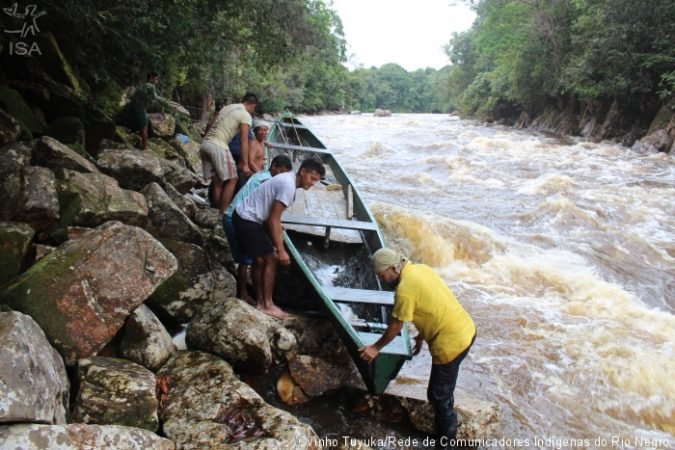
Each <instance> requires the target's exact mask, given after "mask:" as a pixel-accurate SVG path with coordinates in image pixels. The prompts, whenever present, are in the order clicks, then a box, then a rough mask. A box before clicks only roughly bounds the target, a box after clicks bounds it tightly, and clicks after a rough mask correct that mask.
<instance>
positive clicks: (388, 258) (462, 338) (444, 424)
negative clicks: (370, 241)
mask: <svg viewBox="0 0 675 450" xmlns="http://www.w3.org/2000/svg"><path fill="white" fill-rule="evenodd" d="M372 259H373V267H374V269H375V273H376V274H377V276H378V277H379V278H380V279H381V280H382V281H384V282H387V283H395V284H396V291H395V293H394V309H393V311H392V313H391V320H390V321H389V326H388V327H387V329H386V331H385V332H384V334H383V335H382V337H381V338H380V339H378V341H377V342H375V343H374V344H372V345H368V346H366V347H363V348H362V349H360V352H361V358H362V359H364V360H365V361H368V362H370V361H372V360H373V359H375V357H377V355H378V353H379V352H380V350H382V348H383V347H384V346H385V345H387V344H388V343H389V342H391V341H392V340H393V339H394V338H395V337H396V336H397V335H398V333H399V332H400V331H401V328H402V327H403V323H404V322H412V323H413V324H414V325H415V328H417V331H418V332H419V334H418V335H417V336H416V337H415V347H414V350H413V354H415V355H417V354H418V353H419V352H420V350H421V349H422V341H426V342H427V344H428V345H429V352H430V353H431V357H432V366H431V375H430V377H429V387H428V389H427V397H428V399H429V402H430V403H431V405H432V406H433V408H434V422H435V424H436V433H437V434H438V437H439V440H438V444H440V445H439V446H437V448H453V447H454V445H455V439H456V436H457V415H456V413H455V410H454V402H455V399H454V392H455V384H456V383H457V375H458V373H459V365H460V364H461V363H462V361H463V360H464V358H465V357H466V355H467V354H468V353H469V349H470V348H471V346H472V345H473V341H474V339H475V338H476V326H475V325H474V323H473V320H471V316H469V314H468V313H467V312H466V311H465V310H464V308H462V305H460V304H459V302H458V301H457V299H456V298H455V296H454V294H453V293H452V291H451V290H450V289H449V288H448V286H447V285H446V284H445V282H444V281H443V280H442V279H441V277H439V276H438V275H437V274H436V272H434V271H433V269H431V268H430V267H429V266H426V265H424V264H413V263H411V262H409V261H408V260H407V259H406V258H405V257H403V256H401V255H399V254H397V253H396V252H394V251H393V250H390V249H387V248H381V249H379V250H378V251H376V252H375V253H374V254H373V258H372Z"/></svg>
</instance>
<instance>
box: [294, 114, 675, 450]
mask: <svg viewBox="0 0 675 450" xmlns="http://www.w3.org/2000/svg"><path fill="white" fill-rule="evenodd" d="M301 120H302V121H303V123H305V124H306V125H308V126H309V127H310V128H311V129H312V131H313V132H314V133H315V134H316V135H317V136H318V137H319V138H320V139H322V140H323V142H324V143H325V144H326V145H327V146H328V147H329V148H330V149H331V151H332V152H333V153H334V154H335V156H336V157H337V159H338V160H339V161H340V163H341V164H342V165H343V167H344V168H345V170H346V171H347V173H348V174H349V176H350V177H351V179H352V181H353V182H354V183H355V184H356V186H357V188H358V189H359V192H360V193H361V195H362V197H363V198H364V200H365V202H366V203H367V204H368V206H369V207H370V209H371V211H372V212H373V213H374V215H375V217H376V219H377V220H378V222H379V224H380V226H381V228H382V230H383V232H384V235H385V242H386V244H387V245H388V246H390V247H393V248H396V249H398V250H399V251H402V252H404V253H406V254H408V255H410V257H411V258H412V259H413V260H415V261H418V262H423V263H426V264H429V265H430V266H432V267H434V268H435V269H436V270H437V271H438V272H439V273H440V274H441V276H442V277H443V278H444V279H445V280H446V282H447V283H448V285H449V286H450V287H451V289H452V290H453V291H454V292H455V294H456V295H457V297H458V299H459V300H460V302H461V303H462V304H463V305H464V306H465V308H466V309H467V310H468V311H469V313H470V314H471V315H472V316H473V318H474V320H475V322H476V325H477V327H478V337H477V340H476V343H475V345H474V347H473V349H472V351H471V353H470V356H469V358H467V360H466V361H465V362H464V363H463V365H462V369H461V370H460V377H459V381H458V386H459V387H460V388H463V389H465V390H466V391H468V392H470V393H471V394H472V395H474V396H476V397H478V398H482V399H485V400H488V401H491V402H494V403H497V404H498V405H499V408H500V418H501V424H502V428H501V431H500V434H499V436H498V437H505V438H508V439H512V440H515V439H527V440H528V442H529V445H530V446H532V447H537V446H542V445H535V438H537V439H550V438H557V439H565V438H566V439H588V440H589V441H590V443H591V445H589V446H588V447H589V448H595V447H596V446H595V445H593V444H594V442H595V441H596V439H598V438H603V439H606V442H607V445H603V447H608V448H609V447H615V448H631V447H643V446H642V445H636V443H638V444H639V443H643V442H656V443H657V445H655V446H654V447H660V448H666V447H668V446H669V447H670V448H673V447H675V381H674V378H675V316H674V315H673V313H674V310H675V262H674V259H675V162H674V161H673V156H671V155H667V154H649V155H640V154H637V153H634V152H632V151H631V150H630V149H628V148H626V147H623V146H620V145H616V144H612V143H606V142H602V143H591V142H587V141H584V140H581V139H577V138H559V137H554V136H550V135H544V134H541V133H536V132H530V131H522V130H514V129H510V128H504V127H484V126H480V125H477V124H475V123H472V122H466V121H460V120H459V119H458V118H456V117H451V116H448V115H398V114H397V115H394V116H392V117H381V118H377V117H372V116H371V115H351V116H317V117H314V116H313V117H301ZM429 365H430V359H429V357H428V355H427V356H425V355H421V356H418V357H416V358H415V359H414V360H413V361H412V362H411V363H407V364H406V366H405V367H404V369H403V371H402V376H405V375H406V374H412V375H416V376H420V377H426V376H427V374H428V372H429ZM611 439H614V441H613V442H615V443H616V445H612V444H611V443H612V441H611ZM647 439H648V440H649V441H644V440H647ZM539 443H540V444H541V441H539ZM506 446H507V447H509V445H506ZM543 446H544V447H546V445H543Z"/></svg>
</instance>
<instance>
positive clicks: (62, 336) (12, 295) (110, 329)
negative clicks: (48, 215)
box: [0, 222, 176, 365]
mask: <svg viewBox="0 0 675 450" xmlns="http://www.w3.org/2000/svg"><path fill="white" fill-rule="evenodd" d="M175 270H176V259H175V258H174V257H173V255H172V254H171V253H169V251H167V250H166V249H165V248H164V247H163V246H162V245H161V244H160V243H159V242H157V241H156V240H155V239H154V238H153V237H152V236H150V234H148V233H147V232H146V231H144V230H142V229H140V228H137V227H133V226H128V225H124V224H121V223H119V222H108V223H106V224H104V225H102V226H100V227H98V228H96V229H94V230H91V231H89V232H86V233H84V234H83V235H82V236H81V237H79V238H77V239H73V240H71V241H67V242H66V243H65V244H63V245H61V246H60V247H59V248H58V249H57V250H55V251H53V252H52V253H50V254H48V255H47V256H45V257H44V258H43V259H41V260H40V261H39V262H37V263H36V264H35V265H34V266H32V267H31V268H30V269H28V270H27V271H26V272H24V273H23V274H21V275H20V276H19V277H18V278H16V279H15V282H14V283H13V284H12V285H10V286H9V287H8V288H7V290H6V291H5V292H3V293H2V294H0V301H2V302H3V303H7V304H9V305H10V306H11V307H12V308H14V309H16V310H18V311H22V312H24V313H26V314H29V315H30V316H32V317H33V318H34V319H35V320H36V322H38V323H39V324H40V326H41V327H42V329H43V330H44V331H45V334H46V335H47V337H48V338H49V341H50V342H51V343H52V345H54V346H55V347H56V348H57V349H58V350H59V352H61V355H63V357H64V359H65V360H66V363H67V364H68V365H71V364H73V363H75V362H76V361H77V360H78V359H81V358H86V357H89V356H92V355H95V354H96V352H98V351H99V350H100V349H101V348H103V346H104V345H105V344H106V343H107V342H108V341H110V339H112V337H113V336H115V334H116V333H117V332H118V331H119V330H120V328H122V326H123V325H124V322H125V320H126V319H127V317H128V316H129V314H130V313H131V311H133V310H134V309H136V308H137V307H138V306H139V305H140V304H141V303H143V301H144V300H145V299H146V298H147V297H148V296H149V295H150V294H151V293H152V292H153V291H154V290H155V288H156V287H157V286H158V285H160V284H161V283H162V282H164V281H165V280H166V279H167V278H169V277H170V276H171V275H172V274H173V273H174V271H175Z"/></svg>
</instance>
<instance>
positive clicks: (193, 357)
mask: <svg viewBox="0 0 675 450" xmlns="http://www.w3.org/2000/svg"><path fill="white" fill-rule="evenodd" d="M157 377H158V381H159V380H166V383H167V385H168V386H169V389H168V392H167V393H166V394H164V395H163V397H162V400H161V401H162V403H163V407H162V409H161V419H162V421H163V423H164V426H163V430H164V433H165V434H166V436H168V437H169V439H171V440H173V441H174V442H175V443H176V445H177V447H178V448H186V449H187V448H194V449H197V448H208V449H212V450H221V449H222V450H224V449H242V450H243V449H261V450H262V449H298V450H302V449H307V448H316V446H315V445H314V443H316V442H318V437H317V435H316V434H315V433H314V431H313V430H312V428H311V427H310V426H309V425H306V424H303V423H301V422H300V421H299V420H298V419H296V418H295V417H293V416H292V415H290V414H289V413H287V412H285V411H282V410H280V409H277V408H274V407H272V406H270V405H268V404H267V403H265V402H264V401H263V400H262V399H261V398H260V396H259V395H258V394H257V393H256V392H255V391H254V390H253V389H251V388H250V387H249V386H248V385H246V384H244V383H242V382H241V381H239V379H238V378H237V376H236V375H235V374H234V372H233V371H232V368H231V367H230V366H229V365H228V364H227V363H226V362H225V361H223V360H221V359H220V358H217V357H215V356H213V355H210V354H207V353H201V352H178V353H177V354H176V355H175V356H174V357H172V358H171V359H170V360H169V362H168V363H167V364H166V365H165V366H164V367H163V368H162V370H161V371H160V372H159V373H158V374H157ZM160 385H161V382H160Z"/></svg>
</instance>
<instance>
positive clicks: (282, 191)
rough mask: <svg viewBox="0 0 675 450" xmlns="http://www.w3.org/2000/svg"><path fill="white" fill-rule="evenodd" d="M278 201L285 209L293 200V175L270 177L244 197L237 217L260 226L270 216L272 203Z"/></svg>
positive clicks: (288, 173)
mask: <svg viewBox="0 0 675 450" xmlns="http://www.w3.org/2000/svg"><path fill="white" fill-rule="evenodd" d="M275 200H278V201H280V202H281V203H283V204H284V205H285V206H286V207H287V208H288V207H289V206H291V205H292V204H293V201H294V200H295V173H293V172H286V173H281V174H279V175H277V176H276V177H272V178H271V179H270V180H268V181H266V182H265V183H263V184H261V185H260V187H258V189H256V190H255V191H253V193H251V195H249V196H248V197H246V198H245V199H244V201H243V202H241V203H240V204H239V206H237V208H236V211H237V214H238V215H239V217H241V218H242V219H244V220H248V221H251V222H258V223H259V224H262V223H263V222H264V221H266V220H267V219H268V217H269V216H270V209H271V208H272V205H273V204H274V201H275Z"/></svg>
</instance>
